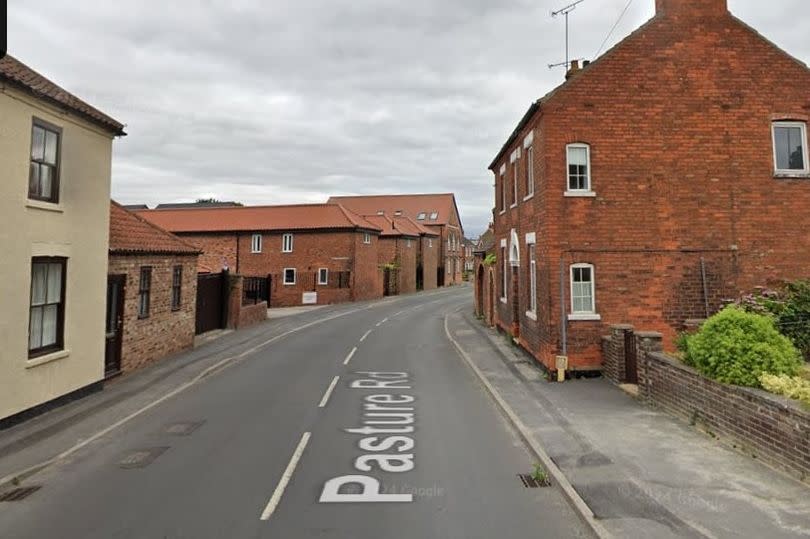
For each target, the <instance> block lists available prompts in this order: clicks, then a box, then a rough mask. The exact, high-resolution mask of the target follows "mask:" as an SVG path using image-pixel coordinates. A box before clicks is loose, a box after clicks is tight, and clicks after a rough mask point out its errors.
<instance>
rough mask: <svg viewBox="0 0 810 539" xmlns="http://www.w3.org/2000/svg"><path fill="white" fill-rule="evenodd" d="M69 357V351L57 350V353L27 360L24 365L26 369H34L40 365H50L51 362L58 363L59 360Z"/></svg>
mask: <svg viewBox="0 0 810 539" xmlns="http://www.w3.org/2000/svg"><path fill="white" fill-rule="evenodd" d="M69 355H70V350H59V351H57V352H52V353H50V354H47V355H44V356H39V357H35V358H32V359H29V360H28V361H27V362H26V364H25V368H26V369H33V368H34V367H39V366H40V365H45V364H46V363H51V362H52V361H58V360H60V359H65V358H66V357H68V356H69Z"/></svg>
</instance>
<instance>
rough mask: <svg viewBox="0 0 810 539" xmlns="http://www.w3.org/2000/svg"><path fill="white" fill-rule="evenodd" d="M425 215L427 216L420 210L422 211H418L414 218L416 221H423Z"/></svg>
mask: <svg viewBox="0 0 810 539" xmlns="http://www.w3.org/2000/svg"><path fill="white" fill-rule="evenodd" d="M426 217H427V214H426V213H425V212H423V211H422V212H419V213H418V214H417V215H416V220H417V221H424V220H425V218H426Z"/></svg>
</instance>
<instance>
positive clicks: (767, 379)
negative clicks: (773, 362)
mask: <svg viewBox="0 0 810 539" xmlns="http://www.w3.org/2000/svg"><path fill="white" fill-rule="evenodd" d="M759 381H760V383H761V384H762V387H763V388H764V389H765V390H766V391H770V392H771V393H776V394H777V395H782V396H784V397H787V398H789V399H796V400H798V401H801V402H802V403H804V404H806V405H808V406H810V380H805V379H804V378H800V377H799V376H786V375H784V374H783V375H780V376H774V375H772V374H763V375H762V376H760V377H759Z"/></svg>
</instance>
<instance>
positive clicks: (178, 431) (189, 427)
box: [163, 421, 205, 436]
mask: <svg viewBox="0 0 810 539" xmlns="http://www.w3.org/2000/svg"><path fill="white" fill-rule="evenodd" d="M204 423H205V421H185V422H181V423H172V424H171V425H167V426H166V428H165V429H163V430H164V431H165V432H166V433H168V434H174V435H175V436H188V435H189V434H191V433H192V432H194V431H195V430H197V429H198V428H200V427H201V426H203V424H204Z"/></svg>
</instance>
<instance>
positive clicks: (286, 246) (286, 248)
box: [281, 234, 293, 253]
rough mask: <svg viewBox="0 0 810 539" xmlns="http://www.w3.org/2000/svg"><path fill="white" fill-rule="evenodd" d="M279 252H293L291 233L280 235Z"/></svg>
mask: <svg viewBox="0 0 810 539" xmlns="http://www.w3.org/2000/svg"><path fill="white" fill-rule="evenodd" d="M281 252H282V253H291V252H293V235H292V234H284V235H283V236H282V237H281Z"/></svg>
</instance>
